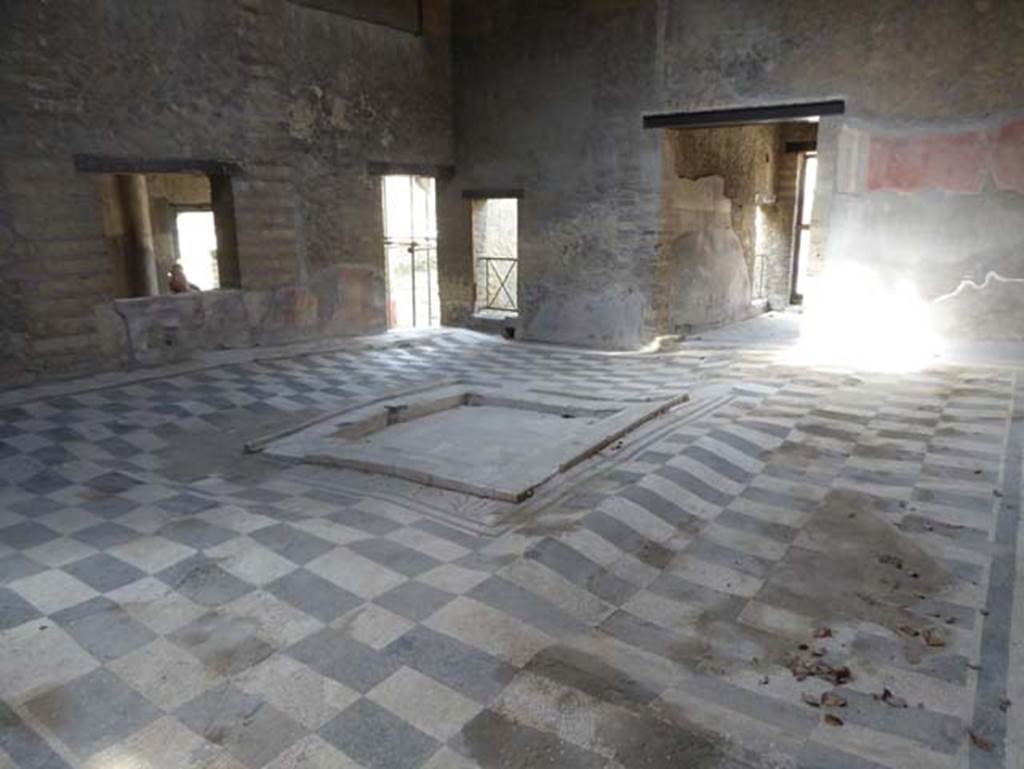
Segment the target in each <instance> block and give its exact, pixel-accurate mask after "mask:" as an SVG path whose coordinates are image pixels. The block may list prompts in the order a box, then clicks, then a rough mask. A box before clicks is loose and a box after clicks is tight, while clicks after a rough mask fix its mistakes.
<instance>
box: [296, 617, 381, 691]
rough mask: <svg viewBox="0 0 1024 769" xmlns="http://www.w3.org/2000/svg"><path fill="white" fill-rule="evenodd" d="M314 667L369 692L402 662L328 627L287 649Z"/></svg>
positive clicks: (331, 676)
mask: <svg viewBox="0 0 1024 769" xmlns="http://www.w3.org/2000/svg"><path fill="white" fill-rule="evenodd" d="M287 654H288V655H289V656H291V657H294V658H295V659H297V660H299V662H304V663H306V664H307V665H309V666H310V667H311V668H313V670H315V671H317V672H318V673H320V674H321V675H325V676H327V677H328V678H333V679H334V680H335V681H338V682H340V683H343V684H345V685H346V686H348V687H351V688H352V689H355V690H356V691H358V692H362V693H364V694H365V693H366V692H368V691H369V690H370V689H372V688H373V687H374V686H376V685H377V684H379V683H380V682H381V681H383V680H384V679H385V678H387V677H388V676H390V675H391V674H392V673H394V672H395V671H396V670H398V668H399V666H400V664H401V663H400V662H399V661H398V660H396V659H395V658H394V656H393V655H390V654H386V653H384V652H378V651H374V650H373V649H371V648H370V647H369V646H366V645H365V644H362V643H360V642H359V641H356V640H355V639H353V638H350V637H349V636H347V635H345V634H344V633H342V632H341V631H339V630H334V629H333V628H325V629H323V630H321V631H320V632H318V633H314V634H313V635H311V636H309V637H308V638H304V639H303V640H301V641H299V642H298V643H297V644H295V645H294V646H292V647H290V648H289V649H287Z"/></svg>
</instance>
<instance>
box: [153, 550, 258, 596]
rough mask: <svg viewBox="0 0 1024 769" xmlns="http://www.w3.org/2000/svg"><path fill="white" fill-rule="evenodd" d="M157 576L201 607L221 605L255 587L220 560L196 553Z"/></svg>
mask: <svg viewBox="0 0 1024 769" xmlns="http://www.w3.org/2000/svg"><path fill="white" fill-rule="evenodd" d="M157 577H158V578H159V579H160V580H161V581H162V582H163V583H164V584H166V585H169V586H170V587H172V588H174V589H175V590H177V591H178V592H179V593H181V594H182V595H184V596H185V597H186V598H188V599H189V600H192V601H195V602H196V603H198V604H199V605H201V606H221V605H223V604H226V603H228V602H229V601H233V600H234V599H236V598H239V597H241V596H243V595H245V594H246V593H249V592H252V591H253V590H255V587H254V586H253V585H250V584H249V583H248V582H243V581H242V580H240V579H238V578H237V577H235V576H234V575H232V574H228V573H227V572H226V571H224V570H223V569H222V568H220V566H218V565H217V563H216V561H214V560H213V559H210V558H206V557H205V556H202V555H194V556H190V557H189V558H186V559H185V560H183V561H179V562H178V563H176V564H174V565H173V566H169V567H168V568H166V569H164V570H163V571H161V572H160V573H159V574H157Z"/></svg>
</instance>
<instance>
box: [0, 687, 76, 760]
mask: <svg viewBox="0 0 1024 769" xmlns="http://www.w3.org/2000/svg"><path fill="white" fill-rule="evenodd" d="M0 726H2V727H3V728H0V751H3V752H4V753H6V754H7V755H8V756H9V757H10V759H11V761H13V762H14V766H16V767H18V769H70V767H69V766H68V764H67V762H65V761H64V759H63V758H61V757H60V755H58V754H57V753H56V752H54V750H53V748H51V747H50V746H49V744H48V743H47V742H46V740H45V739H44V738H43V737H42V736H40V735H39V734H37V733H36V732H35V731H34V730H33V729H32V728H31V727H29V725H28V724H26V723H25V722H24V721H23V720H22V719H21V717H20V716H19V715H18V714H17V713H15V712H14V711H13V710H11V708H9V707H8V706H7V705H6V704H5V703H4V702H3V701H2V700H0Z"/></svg>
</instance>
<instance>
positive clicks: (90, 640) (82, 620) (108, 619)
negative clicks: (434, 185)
mask: <svg viewBox="0 0 1024 769" xmlns="http://www.w3.org/2000/svg"><path fill="white" fill-rule="evenodd" d="M51 618H52V619H53V621H54V622H56V623H57V624H58V625H60V626H61V627H63V628H64V630H65V631H67V633H68V634H69V635H70V636H71V637H72V638H74V639H75V640H76V641H77V642H78V644H79V646H81V647H82V648H83V649H85V650H86V651H88V652H89V653H90V654H92V655H93V656H94V657H96V658H97V659H99V660H103V661H104V662H106V661H108V660H113V659H117V658H118V657H121V656H123V655H125V654H128V652H131V651H134V650H135V649H137V648H139V647H140V646H144V645H145V644H147V643H149V642H150V641H152V640H153V639H154V638H155V637H156V636H155V635H154V634H153V632H152V631H151V630H150V629H149V628H147V627H146V626H145V625H142V624H140V623H138V622H136V621H135V620H134V619H132V617H131V615H129V614H128V612H126V611H125V610H124V609H123V608H122V607H121V606H119V605H118V604H116V603H114V602H113V601H111V600H110V599H109V598H105V597H103V596H97V597H96V598H93V599H91V600H89V601H86V602H84V603H80V604H78V605H77V606H72V607H70V608H68V609H64V610H63V611H59V612H57V613H56V614H53V615H51Z"/></svg>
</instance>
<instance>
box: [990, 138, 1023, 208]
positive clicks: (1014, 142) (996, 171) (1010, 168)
mask: <svg viewBox="0 0 1024 769" xmlns="http://www.w3.org/2000/svg"><path fill="white" fill-rule="evenodd" d="M992 179H993V180H994V181H995V183H996V187H997V188H999V189H1001V190H1008V191H1011V192H1019V193H1021V194H1022V195H1024V120H1018V121H1016V122H1014V123H1008V124H1007V125H1004V126H1003V127H1002V128H1001V129H999V133H998V134H997V135H996V146H995V149H994V150H993V153H992Z"/></svg>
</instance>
